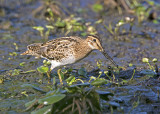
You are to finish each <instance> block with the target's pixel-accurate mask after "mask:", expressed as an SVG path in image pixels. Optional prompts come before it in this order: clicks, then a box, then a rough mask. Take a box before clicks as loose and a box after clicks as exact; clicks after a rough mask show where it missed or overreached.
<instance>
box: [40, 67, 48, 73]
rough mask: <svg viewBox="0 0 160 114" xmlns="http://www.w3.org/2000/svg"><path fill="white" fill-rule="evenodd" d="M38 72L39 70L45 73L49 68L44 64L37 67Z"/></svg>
mask: <svg viewBox="0 0 160 114" xmlns="http://www.w3.org/2000/svg"><path fill="white" fill-rule="evenodd" d="M37 70H38V72H41V73H47V72H48V70H49V68H48V67H46V66H40V67H38V68H37Z"/></svg>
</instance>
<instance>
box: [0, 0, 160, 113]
mask: <svg viewBox="0 0 160 114" xmlns="http://www.w3.org/2000/svg"><path fill="white" fill-rule="evenodd" d="M61 3H62V5H63V6H64V7H65V8H66V9H67V10H68V11H69V12H70V14H74V15H75V16H77V17H82V18H84V20H85V21H86V22H91V25H92V26H94V27H95V29H96V30H97V32H98V33H99V35H100V37H101V38H102V41H103V46H104V48H105V50H106V51H107V52H108V53H109V55H111V56H112V57H113V59H114V60H115V62H116V63H117V64H119V65H120V66H123V67H125V68H127V66H128V65H129V64H130V63H132V64H133V65H136V67H137V68H138V69H142V68H148V66H147V65H146V64H144V63H142V58H144V57H147V58H150V60H152V59H153V58H157V59H160V58H159V57H160V53H159V49H160V32H159V31H160V26H159V25H156V24H153V23H152V22H149V21H146V22H145V23H143V24H142V25H139V24H138V23H136V24H135V25H134V26H133V30H132V34H120V35H119V36H118V37H117V38H114V37H113V36H112V35H110V34H109V32H107V30H106V29H105V28H104V26H102V25H101V24H98V25H96V24H94V23H95V21H97V20H99V19H103V20H104V23H103V24H105V25H108V24H109V23H110V22H112V23H113V25H114V24H115V23H116V22H117V21H118V20H120V19H122V18H124V17H125V16H131V17H132V16H133V15H129V14H124V15H119V14H118V13H117V12H115V11H114V12H113V13H107V11H106V13H105V14H104V15H103V16H100V15H99V14H97V13H95V12H93V11H92V9H91V4H93V3H95V0H92V1H90V0H79V1H74V2H73V1H72V0H65V1H63V2H61ZM39 6H41V2H39V1H35V0H23V1H21V0H4V1H3V0H1V1H0V74H1V77H3V76H5V78H6V77H7V76H8V75H9V74H7V73H6V72H9V71H10V70H14V69H15V68H19V69H21V70H23V71H28V70H32V69H36V68H37V67H38V66H40V65H42V59H39V60H37V59H35V58H34V57H31V56H20V53H22V52H23V51H25V50H26V46H27V45H29V44H31V43H36V42H45V40H44V39H43V38H42V37H41V36H40V34H39V32H38V31H36V30H34V29H33V28H32V27H33V26H45V25H46V24H49V23H48V22H47V21H46V20H45V18H44V17H43V16H37V17H34V16H33V15H32V11H33V10H35V9H36V8H38V7H39ZM82 9H84V12H82V13H79V12H78V11H79V10H82ZM66 16H69V14H66ZM124 28H126V29H129V25H124ZM69 35H79V36H80V34H79V33H74V34H69ZM61 36H65V34H64V33H61V32H57V33H56V34H52V33H51V34H50V36H49V40H50V39H54V38H57V37H61ZM13 52H14V53H13ZM99 59H101V60H102V63H103V65H104V69H106V68H107V65H111V63H110V61H108V60H106V58H104V56H103V55H102V54H101V53H100V52H98V51H93V52H92V53H91V54H90V55H89V56H88V57H87V58H85V59H83V60H82V61H80V62H79V63H76V64H74V65H69V66H68V67H70V66H71V67H74V68H80V67H81V66H84V67H85V68H86V69H88V70H92V69H94V68H95V67H97V66H96V62H95V61H96V60H99ZM21 62H25V63H26V64H25V66H24V67H20V65H19V64H20V63H21ZM158 64H160V61H159V60H158ZM34 75H36V76H37V75H38V74H37V73H35V74H34ZM27 76H30V79H33V80H32V81H31V82H34V81H35V80H36V79H37V77H36V79H35V78H32V76H31V74H29V75H27ZM19 77H20V78H19ZM19 77H9V79H8V80H7V81H6V82H5V83H4V85H0V86H1V87H0V89H1V91H2V92H3V94H2V95H1V96H0V101H1V103H4V104H5V105H1V106H0V111H1V110H10V108H9V107H11V111H10V112H11V113H12V112H13V113H14V111H12V110H16V111H18V110H21V109H24V106H21V105H19V104H23V103H25V102H26V101H29V100H30V99H32V98H33V96H32V94H30V98H29V99H25V100H22V99H23V98H17V99H18V100H19V101H18V102H16V103H15V102H14V99H12V96H13V97H15V96H18V97H22V95H21V94H20V93H19V91H21V92H22V91H23V88H19V91H18V90H16V87H19V85H21V84H22V82H23V81H24V82H27V79H25V80H23V79H22V78H23V77H21V76H19ZM33 77H34V76H33ZM25 78H26V77H25ZM12 79H13V80H14V81H13V80H12ZM18 79H20V80H23V81H22V82H21V81H20V80H18ZM157 86H158V85H157ZM138 88H140V89H141V87H139V86H138ZM118 89H121V88H118ZM126 89H129V88H126ZM6 90H7V91H8V90H9V91H10V92H9V93H7V92H6ZM158 90H159V89H158ZM114 91H116V90H114ZM130 91H131V90H130ZM137 91H138V90H137ZM134 92H135V91H134ZM134 92H133V91H132V92H131V94H132V93H134ZM147 92H148V93H150V92H152V91H147ZM147 92H146V93H147ZM12 93H14V95H12ZM33 93H34V92H33ZM5 94H7V96H6V98H7V100H5ZM17 94H18V95H17ZM150 94H152V93H150ZM154 94H155V93H154ZM119 95H120V93H118V94H117V96H119ZM156 95H157V94H156ZM144 96H147V95H144ZM23 97H24V96H23ZM123 97H124V96H123ZM123 97H121V99H123V100H124V99H125V97H124V98H123ZM132 97H133V96H132ZM147 97H149V96H147ZM152 97H153V96H151V97H149V98H152ZM154 98H155V101H152V102H156V101H157V100H158V99H157V98H158V97H157V96H155V97H154ZM128 99H129V100H132V98H128ZM10 100H11V101H12V103H11V104H9V103H10ZM129 100H128V101H126V102H129ZM18 103H19V104H18ZM157 103H159V102H157ZM8 104H9V105H8ZM15 104H16V105H15ZM130 105H131V104H130ZM155 105H156V106H157V104H155ZM16 106H18V109H17V108H16ZM141 107H142V106H141ZM127 110H129V108H127ZM137 110H139V109H137ZM151 110H152V109H151ZM151 110H149V111H151ZM133 113H134V111H133Z"/></svg>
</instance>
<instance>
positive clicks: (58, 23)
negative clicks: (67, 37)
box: [55, 21, 66, 28]
mask: <svg viewBox="0 0 160 114" xmlns="http://www.w3.org/2000/svg"><path fill="white" fill-rule="evenodd" d="M55 26H56V27H60V28H64V27H65V26H66V23H65V22H63V21H57V22H56V23H55Z"/></svg>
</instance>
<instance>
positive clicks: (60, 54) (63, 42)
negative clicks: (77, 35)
mask: <svg viewBox="0 0 160 114" xmlns="http://www.w3.org/2000/svg"><path fill="white" fill-rule="evenodd" d="M76 45H78V41H77V40H76V39H73V38H70V37H68V38H66V37H64V38H58V39H55V40H51V41H48V42H46V43H45V44H43V45H42V46H43V49H44V51H43V54H42V56H43V57H45V58H47V59H50V60H60V59H61V58H64V57H65V56H67V55H68V53H71V52H72V49H73V47H74V46H76Z"/></svg>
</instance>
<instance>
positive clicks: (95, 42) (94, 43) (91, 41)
mask: <svg viewBox="0 0 160 114" xmlns="http://www.w3.org/2000/svg"><path fill="white" fill-rule="evenodd" d="M86 40H87V43H88V46H89V47H90V48H91V49H93V50H94V49H97V50H99V51H101V52H103V51H104V49H103V47H102V44H101V41H100V38H99V37H98V36H96V35H90V36H88V37H87V39H86Z"/></svg>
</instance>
